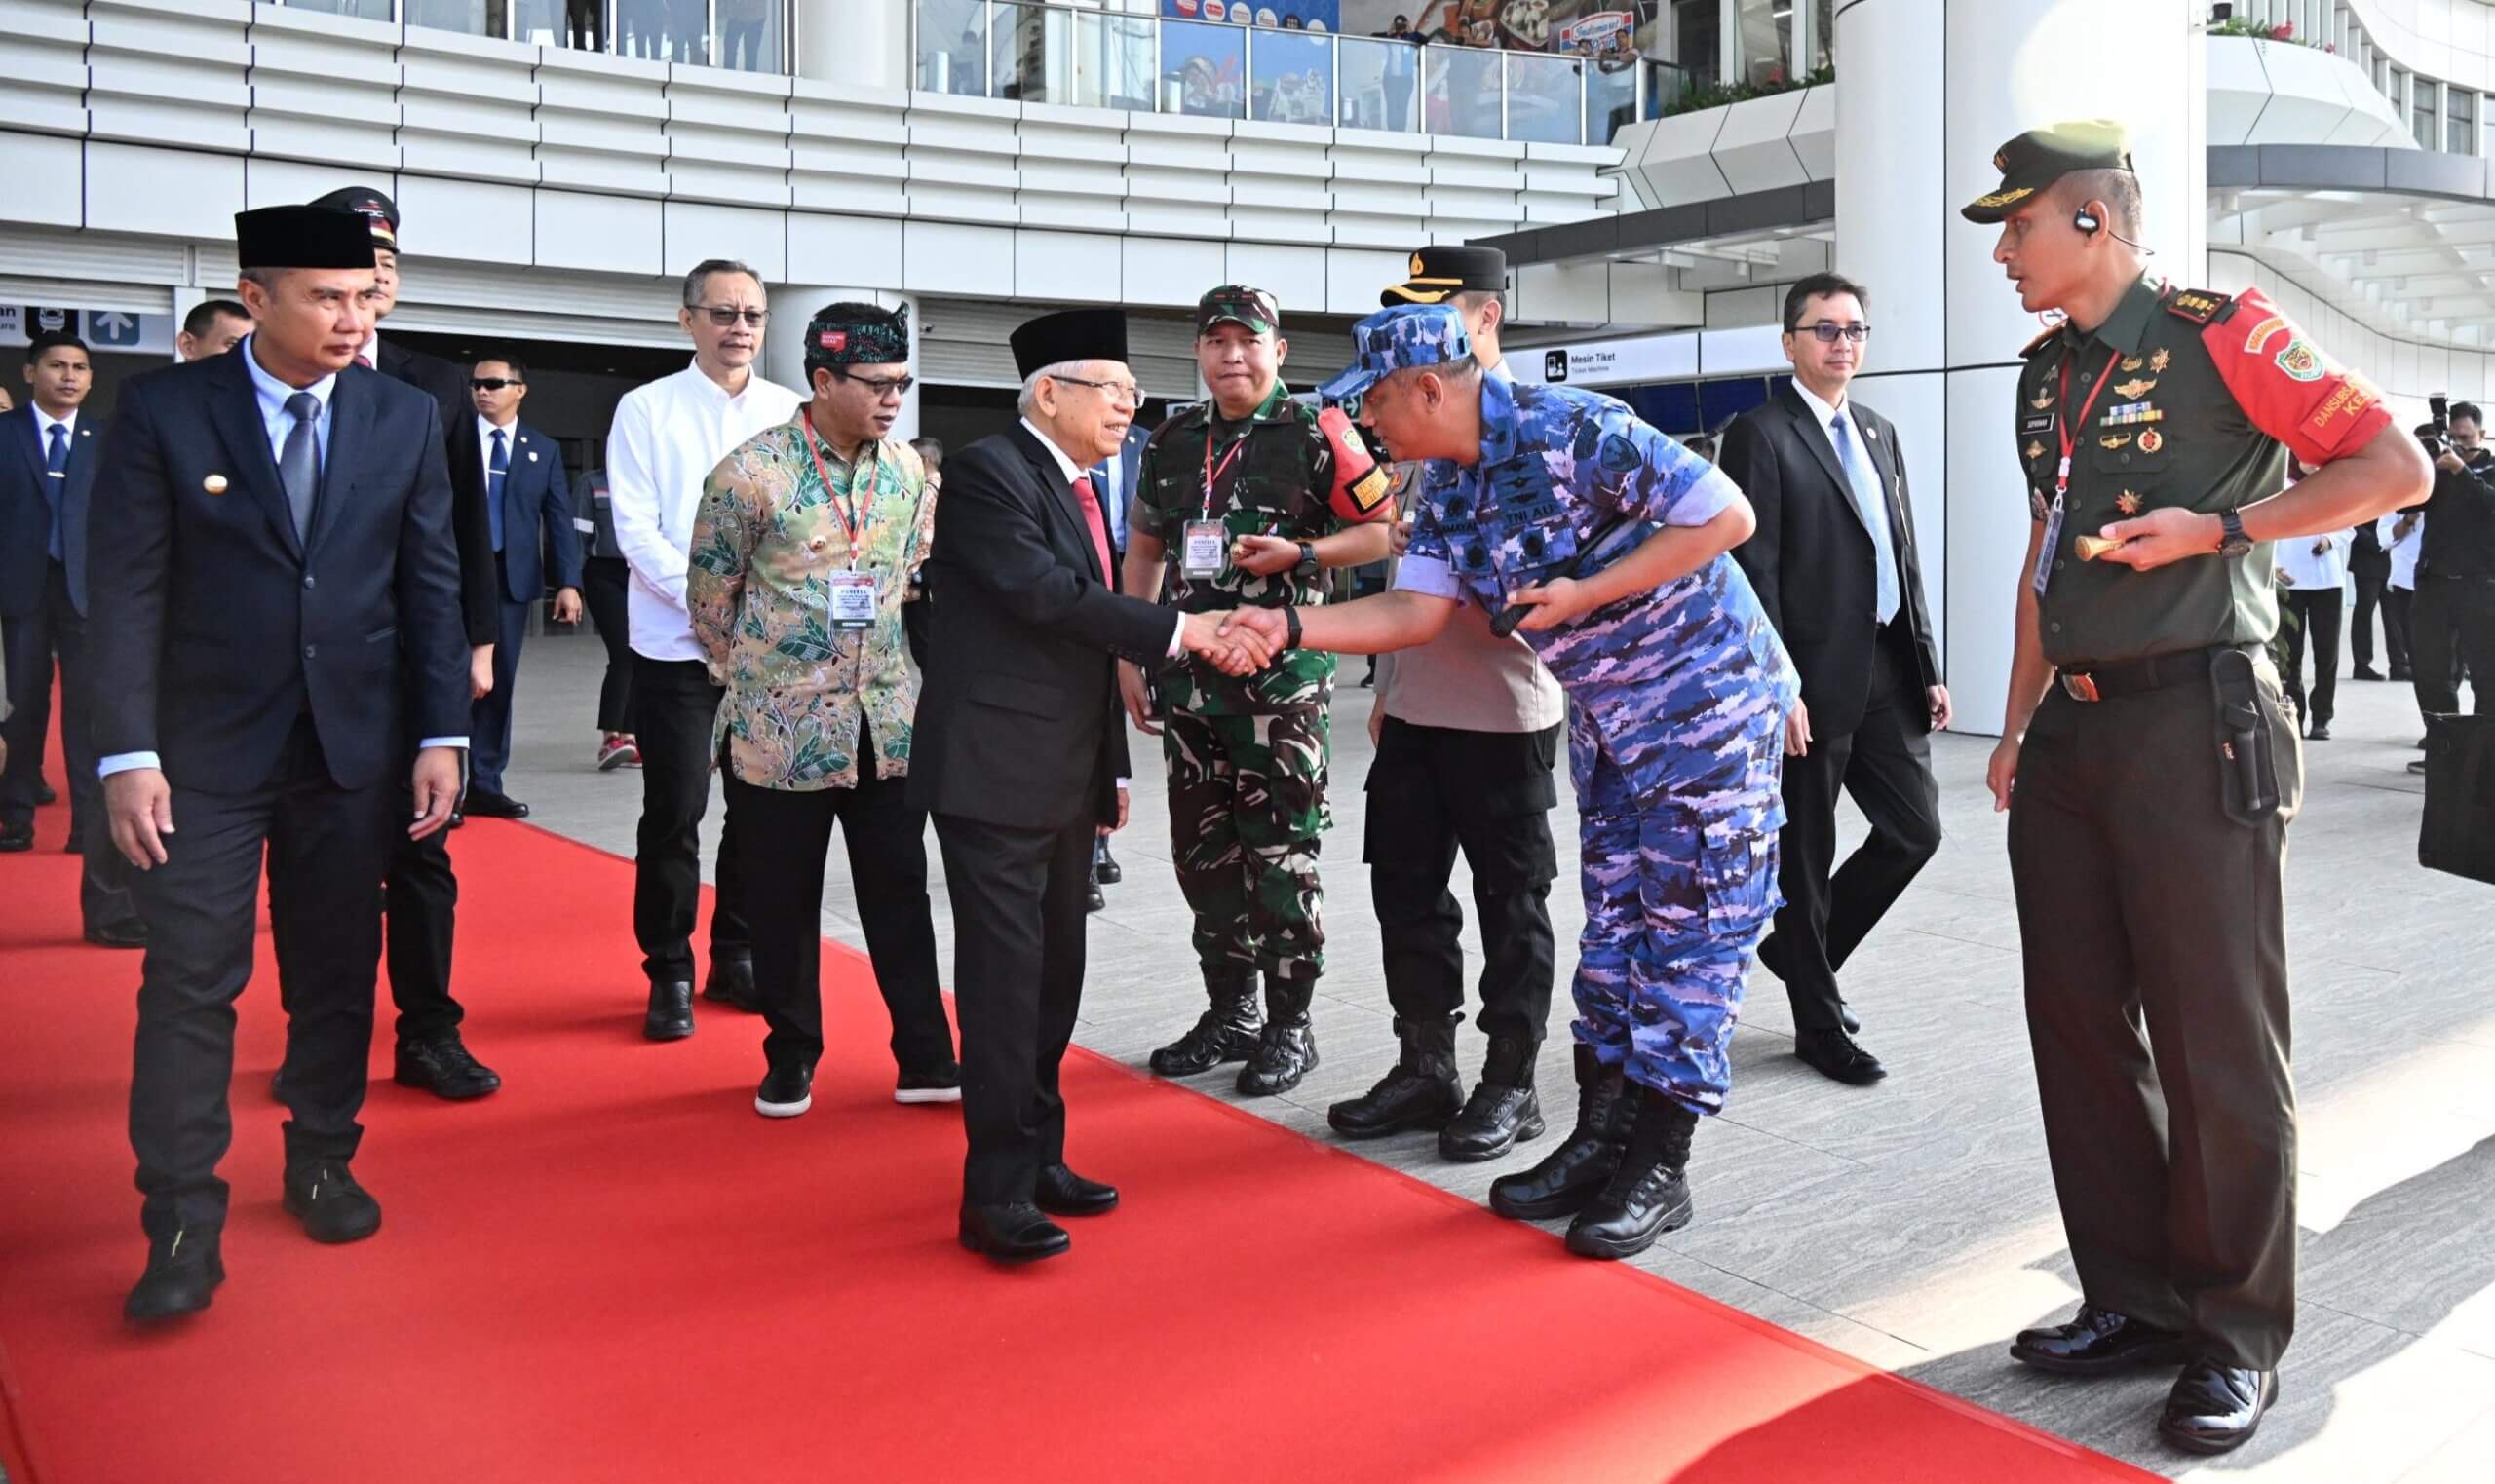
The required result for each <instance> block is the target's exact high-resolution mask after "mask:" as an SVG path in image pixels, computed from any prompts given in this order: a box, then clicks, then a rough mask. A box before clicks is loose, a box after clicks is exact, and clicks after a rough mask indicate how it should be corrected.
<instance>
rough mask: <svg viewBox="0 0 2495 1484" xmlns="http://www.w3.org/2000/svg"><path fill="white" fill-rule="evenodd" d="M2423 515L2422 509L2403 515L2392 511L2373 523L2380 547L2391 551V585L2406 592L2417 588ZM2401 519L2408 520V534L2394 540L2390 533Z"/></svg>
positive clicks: (2424, 530) (2424, 520) (2423, 528)
mask: <svg viewBox="0 0 2495 1484" xmlns="http://www.w3.org/2000/svg"><path fill="white" fill-rule="evenodd" d="M2425 515H2426V513H2425V512H2424V511H2410V512H2408V513H2407V514H2405V515H2403V514H2400V513H2399V511H2393V512H2392V513H2391V514H2388V515H2385V516H2383V517H2382V518H2381V519H2380V520H2378V521H2376V522H2375V523H2374V524H2375V527H2376V530H2377V533H2378V534H2379V536H2380V537H2381V540H2382V549H2383V550H2384V551H2385V552H2390V553H2391V585H2392V586H2393V587H2395V588H2399V589H2400V590H2404V591H2408V592H2414V591H2416V590H2417V547H2418V543H2420V542H2421V541H2423V540H2424V539H2425V535H2426V519H2425ZM2403 519H2404V520H2407V521H2408V522H2409V525H2408V534H2407V535H2405V536H2402V537H2400V538H2399V540H2397V541H2395V540H2393V539H2392V534H2391V533H2392V532H2393V531H2394V530H2396V529H2397V528H2398V527H2399V522H2400V521H2401V520H2403Z"/></svg>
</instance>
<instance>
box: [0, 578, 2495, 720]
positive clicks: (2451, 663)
mask: <svg viewBox="0 0 2495 1484" xmlns="http://www.w3.org/2000/svg"><path fill="white" fill-rule="evenodd" d="M2410 625H2411V632H2410V634H2409V658H2410V659H2411V661H2412V662H2413V663H2412V664H2411V665H2410V666H2409V674H2410V679H2411V681H2412V683H2413V684H2415V686H2416V687H2417V709H2419V710H2420V711H2423V712H2425V713H2426V714H2427V715H2429V716H2442V715H2448V714H2450V713H2451V712H2454V711H2457V710H2459V709H2460V672H2461V669H2462V668H2463V667H2464V666H2465V667H2466V668H2467V669H2468V671H2469V683H2470V690H2471V693H2472V694H2473V695H2475V696H2476V703H2475V704H2474V705H2473V707H2472V709H2474V710H2475V711H2476V713H2477V714H2478V715H2480V716H2495V577H2441V576H2437V575H2436V574H2433V573H2428V572H2421V573H2419V574H2417V603H2416V606H2415V607H2414V608H2413V609H2412V610H2410ZM11 663H13V664H14V663H15V662H14V661H13V662H11Z"/></svg>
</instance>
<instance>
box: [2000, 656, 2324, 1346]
mask: <svg viewBox="0 0 2495 1484" xmlns="http://www.w3.org/2000/svg"><path fill="white" fill-rule="evenodd" d="M2256 663H2258V662H2256ZM2259 671H2260V685H2261V690H2262V698H2261V702H2260V708H2261V711H2262V716H2263V720H2264V722H2265V723H2266V725H2267V730H2268V740H2269V744H2270V746H2271V749H2272V753H2273V756H2274V758H2275V760H2276V765H2277V769H2278V777H2279V791H2280V796H2281V799H2282V801H2283V802H2282V805H2281V808H2280V810H2279V811H2278V812H2277V813H2276V814H2274V815H2272V816H2271V817H2270V818H2267V819H2265V820H2263V821H2261V822H2259V823H2257V824H2239V823H2237V822H2235V821H2234V820H2233V819H2231V818H2228V817H2227V815H2226V814H2225V812H2224V811H2223V809H2222V808H2221V807H2220V792H2219V789H2220V777H2219V771H2218V770H2219V768H2220V766H2221V763H2222V759H2221V757H2220V754H2219V752H2218V749H2217V746H2216V744H2215V743H2216V734H2217V721H2216V716H2215V702H2214V699H2213V697H2212V695H2211V692H2210V687H2209V684H2208V682H2207V681H2195V682H2191V683H2186V684H2181V685H2171V686H2168V687H2166V688H2164V689H2162V690H2155V691H2149V692H2146V693H2144V694H2140V695H2134V696H2128V697H2123V698H2119V699H2116V700H2112V701H2104V702H2098V703H2095V704H2085V703H2081V702H2076V701H2072V700H2071V699H2069V698H2068V697H2066V696H2064V695H2063V694H2062V693H2061V692H2060V691H2059V690H2055V691H2054V692H2052V693H2050V694H2049V695H2047V697H2046V698H2045V703H2044V704H2043V705H2042V706H2041V707H2039V708H2038V709H2037V712H2036V715H2035V719H2034V721H2033V722H2032V723H2030V725H2029V727H2028V730H2027V738H2026V742H2025V744H2024V745H2023V747H2022V748H2021V752H2020V758H2019V763H2018V775H2017V784H2016V789H2015V793H2014V794H2013V796H2012V803H2011V808H2010V872H2011V883H2012V885H2013V887H2014V889H2015V892H2016V895H2017V899H2018V928H2019V934H2020V937H2021V939H2022V958H2023V961H2024V964H2025V969H2026V980H2027V995H2026V998H2027V1029H2028V1036H2029V1039H2030V1041H2031V1042H2032V1044H2033V1047H2034V1053H2035V1059H2036V1084H2037V1090H2038V1091H2039V1093H2040V1094H2041V1096H2042V1104H2043V1112H2044V1118H2045V1140H2046V1146H2047V1148H2048V1150H2049V1152H2050V1153H2051V1155H2052V1159H2053V1168H2054V1189H2055V1191H2056V1193H2057V1194H2058V1196H2059V1197H2060V1200H2061V1213H2062V1228H2063V1231H2064V1233H2065V1235H2066V1236H2067V1237H2068V1238H2069V1241H2070V1250H2071V1259H2072V1262H2073V1263H2074V1265H2075V1266H2076V1267H2077V1268H2078V1270H2079V1281H2080V1289H2081V1291H2082V1293H2083V1294H2085V1295H2086V1297H2087V1299H2088V1301H2089V1302H2090V1303H2091V1304H2093V1305H2095V1306H2096V1307H2098V1308H2100V1309H2109V1310H2112V1311H2114V1312H2115V1313H2122V1314H2127V1315H2130V1317H2132V1318H2135V1319H2140V1320H2144V1321H2146V1322H2148V1323H2150V1324H2157V1325H2165V1326H2169V1327H2173V1328H2177V1329H2182V1330H2185V1331H2187V1332H2189V1333H2190V1334H2191V1335H2192V1336H2193V1338H2194V1341H2195V1343H2196V1345H2197V1346H2198V1348H2199V1349H2200V1351H2201V1352H2202V1353H2203V1354H2204V1355H2205V1356H2206V1357H2207V1358H2210V1359H2214V1360H2218V1361H2221V1362H2224V1363H2227V1364H2231V1365H2241V1366H2251V1367H2256V1368H2263V1369H2266V1368H2269V1367H2271V1366H2274V1365H2276V1364H2277V1363H2278V1359H2279V1356H2280V1354H2281V1353H2282V1352H2283V1351H2285V1350H2286V1348H2287V1341H2288V1338H2289V1336H2290V1335H2291V1334H2292V1333H2293V1331H2294V1328H2295V1268H2296V1219H2295V1175H2296V1156H2295V1088H2294V1085H2293V1083H2292V1081H2291V1080H2290V1077H2289V1074H2288V1068H2287V1055H2288V1015H2287V950H2286V920H2285V905H2284V903H2285V887H2286V869H2285V867H2286V841H2287V823H2288V820H2289V819H2290V818H2292V817H2293V815H2294V812H2295V809H2296V806H2297V804H2298V803H2299V801H2300V800H2301V798H2302V795H2303V792H2304V782H2303V761H2304V759H2303V753H2302V751H2301V750H2300V749H2301V745H2302V744H2301V743H2300V742H2298V741H2297V739H2296V732H2295V723H2294V720H2293V719H2292V718H2291V717H2290V716H2289V714H2288V712H2287V710H2286V707H2285V704H2284V698H2283V696H2282V694H2281V693H2280V691H2279V689H2278V686H2277V677H2276V675H2275V674H2274V673H2273V672H2272V671H2271V670H2270V668H2269V666H2267V665H2266V664H2260V665H2259Z"/></svg>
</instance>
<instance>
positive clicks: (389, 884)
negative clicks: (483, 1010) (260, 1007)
mask: <svg viewBox="0 0 2495 1484" xmlns="http://www.w3.org/2000/svg"><path fill="white" fill-rule="evenodd" d="M409 771H410V773H412V771H413V770H412V768H410V770H409ZM386 791H388V792H389V793H390V794H391V795H392V797H393V798H395V799H396V800H397V801H398V802H397V805H396V808H397V811H398V813H397V818H399V819H401V820H406V819H412V818H415V814H416V809H415V804H416V797H415V791H414V790H413V789H412V788H411V787H410V786H409V785H408V781H407V780H406V779H404V778H401V779H396V780H392V781H391V783H390V784H389V786H388V789H387V790H386ZM389 852H390V867H389V875H388V876H387V877H385V878H384V880H383V883H382V894H381V916H382V922H383V924H384V927H385V930H386V931H385V933H384V938H385V944H384V949H383V961H384V962H385V963H386V964H388V966H389V969H390V1000H391V1003H392V1004H393V1005H395V1006H396V1007H397V1008H398V1011H399V1021H398V1026H397V1034H398V1038H399V1043H400V1044H401V1045H403V1046H414V1045H418V1044H421V1043H424V1042H430V1041H440V1040H442V1039H444V1038H446V1037H449V1036H454V1035H456V1034H458V1031H459V1027H460V1024H461V1022H463V1021H465V1020H466V1019H467V1018H468V1012H467V1010H466V1009H465V1008H463V1007H462V1006H461V1005H460V1003H459V1002H458V1001H457V1000H456V999H453V998H452V997H451V993H450V953H451V947H452V941H453V939H454V938H455V937H456V936H457V932H458V922H459V878H458V876H457V875H456V874H455V873H454V872H453V871H452V869H451V865H450V831H448V830H446V829H440V830H436V831H434V832H433V833H432V834H430V835H427V836H426V837H425V838H423V839H422V840H410V839H408V838H407V832H406V830H405V829H404V828H403V827H402V828H396V829H393V830H391V832H390V841H389ZM285 908H286V904H285V903H284V902H282V901H279V900H277V899H275V896H274V894H272V898H271V900H270V902H269V925H270V927H271V928H272V929H274V928H275V927H277V925H278V923H279V921H280V919H281V917H282V915H283V913H284V911H285ZM277 991H278V1002H279V1004H280V1005H281V1006H282V1007H283V1008H286V1009H287V1010H288V1012H289V1013H290V1012H292V1010H293V1008H294V994H295V988H294V974H293V971H292V970H289V969H288V967H287V965H286V963H285V961H283V960H280V961H279V963H278V966H277Z"/></svg>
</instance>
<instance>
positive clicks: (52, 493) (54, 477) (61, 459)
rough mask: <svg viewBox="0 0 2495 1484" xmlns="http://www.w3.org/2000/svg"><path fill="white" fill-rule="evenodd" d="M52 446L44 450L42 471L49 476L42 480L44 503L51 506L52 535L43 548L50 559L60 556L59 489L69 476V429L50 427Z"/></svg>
mask: <svg viewBox="0 0 2495 1484" xmlns="http://www.w3.org/2000/svg"><path fill="white" fill-rule="evenodd" d="M51 433H52V446H51V447H50V448H48V449H46V450H44V456H43V471H44V473H45V474H47V475H49V476H51V477H50V478H47V479H45V480H44V481H43V499H44V504H46V505H47V506H50V507H51V508H52V537H51V539H50V541H48V542H47V543H46V545H45V550H46V551H48V552H51V553H52V559H53V560H54V561H58V560H60V559H61V557H60V491H61V486H62V485H63V484H65V483H66V482H67V481H68V478H69V430H68V429H67V428H64V427H62V426H61V425H60V424H58V423H55V424H53V425H52V428H51Z"/></svg>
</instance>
